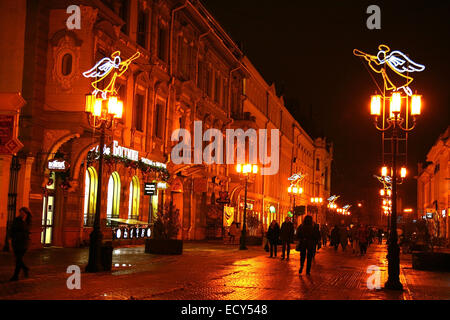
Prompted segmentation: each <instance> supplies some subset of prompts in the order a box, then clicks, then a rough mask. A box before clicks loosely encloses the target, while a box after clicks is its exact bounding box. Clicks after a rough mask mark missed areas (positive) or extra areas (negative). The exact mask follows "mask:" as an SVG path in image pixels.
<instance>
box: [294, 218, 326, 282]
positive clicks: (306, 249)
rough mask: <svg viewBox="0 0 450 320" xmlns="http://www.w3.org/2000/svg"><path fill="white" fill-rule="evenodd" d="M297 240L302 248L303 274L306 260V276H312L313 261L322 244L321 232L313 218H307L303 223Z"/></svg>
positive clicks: (301, 270) (301, 262) (298, 231)
mask: <svg viewBox="0 0 450 320" xmlns="http://www.w3.org/2000/svg"><path fill="white" fill-rule="evenodd" d="M297 239H298V241H299V248H300V270H299V271H298V273H299V274H302V272H303V267H304V265H305V259H306V274H307V275H310V274H311V261H312V259H313V256H314V252H315V248H316V246H317V243H318V242H320V231H319V229H318V228H316V227H315V225H314V223H313V219H312V217H311V216H306V217H305V219H304V220H303V223H302V224H301V225H300V226H299V227H298V229H297Z"/></svg>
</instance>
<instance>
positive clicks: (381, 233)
mask: <svg viewBox="0 0 450 320" xmlns="http://www.w3.org/2000/svg"><path fill="white" fill-rule="evenodd" d="M377 236H378V244H383V229H381V228H378V233H377Z"/></svg>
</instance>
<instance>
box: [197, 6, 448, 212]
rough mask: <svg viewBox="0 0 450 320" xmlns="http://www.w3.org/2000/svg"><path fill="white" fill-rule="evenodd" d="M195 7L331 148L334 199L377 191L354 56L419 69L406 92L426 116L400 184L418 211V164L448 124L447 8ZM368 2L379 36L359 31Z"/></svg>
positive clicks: (374, 152) (366, 83)
mask: <svg viewBox="0 0 450 320" xmlns="http://www.w3.org/2000/svg"><path fill="white" fill-rule="evenodd" d="M202 2H203V4H204V5H205V6H206V7H207V8H208V9H209V10H210V12H211V13H212V14H213V16H214V17H215V18H216V19H217V20H218V21H219V23H220V24H221V25H222V26H223V27H224V29H225V30H226V31H227V32H228V33H229V34H230V35H231V36H232V38H233V39H234V40H235V41H236V42H237V43H241V44H242V48H243V51H244V54H245V55H247V56H248V57H249V59H250V60H251V61H252V63H253V64H254V65H255V66H256V68H257V69H258V70H259V71H260V73H261V74H262V75H263V77H264V78H265V79H266V81H267V82H268V83H269V84H270V83H272V82H275V84H276V87H277V91H278V92H279V93H280V94H283V96H284V97H285V101H286V103H287V107H288V108H289V110H290V111H291V113H292V114H293V115H294V116H295V117H296V119H297V120H298V121H299V122H300V124H301V125H302V126H303V127H304V128H305V129H306V130H307V131H308V133H310V134H311V135H312V136H321V135H325V136H326V137H328V138H329V139H330V140H332V141H333V143H334V146H335V152H334V159H335V162H334V164H333V179H332V192H333V193H336V194H340V195H342V198H343V199H345V200H346V201H348V202H354V201H359V200H366V201H369V202H368V203H370V202H372V203H373V201H375V199H376V197H377V192H378V190H379V189H380V187H381V184H380V183H379V182H377V181H376V180H375V179H374V178H373V177H372V176H373V174H378V173H379V168H380V167H381V162H382V160H381V134H380V133H379V132H378V131H376V129H375V128H374V126H373V124H372V118H371V116H370V112H369V103H370V96H371V95H372V94H373V93H374V92H375V90H376V86H375V84H374V83H373V81H372V79H371V77H370V75H369V73H368V72H367V70H366V68H365V67H364V65H363V64H362V63H361V59H360V58H357V57H355V56H353V53H352V51H353V49H354V48H358V49H360V50H362V51H364V52H367V53H370V54H376V53H377V52H378V45H379V44H386V45H389V46H390V48H391V50H400V51H402V52H404V53H405V54H408V55H409V57H410V58H411V59H412V60H413V61H415V62H417V63H420V64H424V65H425V66H426V70H425V71H424V72H422V73H416V74H415V80H414V82H413V83H412V84H411V85H410V87H411V88H412V90H413V91H415V90H417V92H418V93H419V94H422V95H423V107H422V111H423V114H422V116H420V118H419V122H418V126H417V128H416V129H415V130H414V131H413V132H412V134H411V135H410V139H409V143H408V147H409V152H408V170H409V171H410V175H409V179H408V181H407V183H405V184H404V185H402V186H401V187H400V189H403V193H405V194H406V199H405V200H406V204H407V205H409V206H412V207H414V208H415V207H416V180H415V179H414V176H415V175H416V174H417V163H418V162H423V161H425V157H426V154H427V152H428V150H429V149H430V148H431V146H432V145H433V144H434V143H435V141H436V140H437V138H438V136H439V135H440V134H441V133H443V132H444V131H445V129H446V128H447V126H448V125H449V112H448V110H449V106H450V101H449V100H450V99H449V81H448V77H449V76H450V74H449V73H450V70H449V69H450V68H449V64H450V61H449V59H450V1H429V0H427V1H386V3H383V2H380V1H348V0H346V1H344V0H340V1H339V0H335V1H299V0H295V1H293V0H277V1H270V0H227V1H223V0H202ZM371 4H376V5H379V6H380V8H381V30H369V29H368V28H367V27H366V20H367V18H368V17H369V14H367V13H366V10H367V7H368V6H369V5H371ZM413 76H414V75H413ZM378 80H379V83H380V84H381V83H382V80H381V78H378ZM345 200H344V201H345Z"/></svg>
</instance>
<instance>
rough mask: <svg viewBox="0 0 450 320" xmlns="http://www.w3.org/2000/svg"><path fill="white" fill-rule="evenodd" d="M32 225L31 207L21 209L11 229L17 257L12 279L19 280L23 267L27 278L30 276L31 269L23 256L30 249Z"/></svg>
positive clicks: (13, 246) (12, 242)
mask: <svg viewBox="0 0 450 320" xmlns="http://www.w3.org/2000/svg"><path fill="white" fill-rule="evenodd" d="M30 226H31V211H30V209H28V208H25V207H23V208H21V209H20V210H19V214H18V215H17V217H16V218H14V220H13V222H12V225H11V229H10V238H11V245H12V248H13V251H14V256H15V258H16V268H15V270H14V275H13V276H12V278H11V279H10V281H18V280H19V274H20V271H21V270H22V269H23V273H24V275H25V278H28V272H29V270H30V269H29V268H28V267H27V266H26V265H25V263H24V262H23V257H24V255H25V253H26V252H27V250H28V246H29V242H30Z"/></svg>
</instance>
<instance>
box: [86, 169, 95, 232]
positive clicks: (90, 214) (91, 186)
mask: <svg viewBox="0 0 450 320" xmlns="http://www.w3.org/2000/svg"><path fill="white" fill-rule="evenodd" d="M97 185H98V177H97V171H96V170H95V169H94V168H93V167H89V168H87V170H86V178H85V180H84V226H86V227H90V226H93V225H94V217H95V212H96V205H97Z"/></svg>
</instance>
